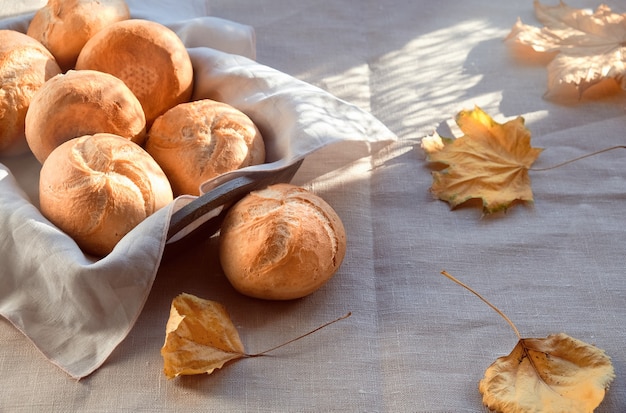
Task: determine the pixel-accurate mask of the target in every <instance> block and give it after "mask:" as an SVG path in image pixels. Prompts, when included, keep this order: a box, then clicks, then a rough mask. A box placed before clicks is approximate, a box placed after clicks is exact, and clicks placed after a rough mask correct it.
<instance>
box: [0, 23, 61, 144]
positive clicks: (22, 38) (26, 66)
mask: <svg viewBox="0 0 626 413" xmlns="http://www.w3.org/2000/svg"><path fill="white" fill-rule="evenodd" d="M59 73H61V69H60V68H59V66H58V65H57V63H56V61H55V60H54V57H53V56H52V54H50V52H49V51H48V50H46V48H45V47H44V46H43V45H42V44H40V43H39V42H37V41H36V40H35V39H33V38H31V37H29V36H27V35H25V34H23V33H20V32H17V31H14V30H0V155H16V154H20V153H24V152H27V151H28V145H27V144H26V137H25V134H24V128H25V126H24V122H25V118H26V112H27V110H28V107H29V106H30V102H31V100H32V98H33V95H34V94H35V92H36V91H37V90H39V88H41V86H42V85H43V84H44V83H45V82H46V81H47V80H48V79H50V78H51V77H53V76H55V75H57V74H59Z"/></svg>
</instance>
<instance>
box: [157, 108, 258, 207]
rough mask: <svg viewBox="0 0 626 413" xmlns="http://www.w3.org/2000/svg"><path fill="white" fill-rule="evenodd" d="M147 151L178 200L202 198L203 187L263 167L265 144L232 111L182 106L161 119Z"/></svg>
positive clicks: (245, 119) (242, 117)
mask: <svg viewBox="0 0 626 413" xmlns="http://www.w3.org/2000/svg"><path fill="white" fill-rule="evenodd" d="M145 148H146V151H148V153H149V154H150V155H152V157H153V158H154V159H156V161H157V162H158V163H159V165H161V167H162V168H163V170H164V171H165V173H166V175H167V176H168V178H169V179H170V182H171V184H172V188H173V190H174V193H175V194H176V195H181V194H190V195H199V192H200V189H199V187H200V184H202V182H204V181H206V180H208V179H210V178H213V177H215V176H218V175H221V174H223V173H225V172H229V171H232V170H235V169H239V168H243V167H245V166H250V165H257V164H261V163H263V162H265V144H264V142H263V137H262V136H261V133H260V132H259V130H258V129H257V127H256V125H255V124H254V122H253V121H252V120H251V119H250V118H249V117H248V116H246V115H245V114H244V113H243V112H241V111H240V110H238V109H236V108H234V107H233V106H231V105H228V104H226V103H223V102H217V101H214V100H210V99H202V100H197V101H194V102H188V103H181V104H179V105H177V106H175V107H173V108H172V109H170V110H168V111H167V112H166V113H165V114H163V115H162V116H160V117H158V118H157V119H156V120H155V121H154V123H153V124H152V127H151V128H150V130H149V131H148V137H147V138H146V143H145Z"/></svg>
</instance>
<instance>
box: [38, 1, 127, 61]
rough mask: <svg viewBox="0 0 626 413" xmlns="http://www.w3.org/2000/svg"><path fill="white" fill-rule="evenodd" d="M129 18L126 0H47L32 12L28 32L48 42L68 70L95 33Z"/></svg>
mask: <svg viewBox="0 0 626 413" xmlns="http://www.w3.org/2000/svg"><path fill="white" fill-rule="evenodd" d="M129 18H130V11H129V10H128V6H127V4H126V2H125V1H124V0H48V3H47V4H46V5H44V6H43V7H42V8H40V9H39V10H37V12H36V13H35V15H34V16H33V19H32V20H31V22H30V24H29V26H28V31H27V34H28V35H29V36H32V37H33V38H35V39H37V40H39V41H40V42H41V43H42V44H43V45H44V46H46V47H47V48H48V50H50V52H52V54H53V55H54V57H55V58H56V60H57V62H58V63H59V66H61V68H62V69H63V70H64V71H65V70H68V69H72V68H73V67H74V65H75V64H76V59H77V58H78V54H79V53H80V51H81V49H82V48H83V46H84V45H85V43H87V40H89V39H90V38H91V37H93V35H94V34H96V33H97V32H98V31H100V30H101V29H102V28H104V27H106V26H108V25H109V24H112V23H115V22H118V21H121V20H126V19H129Z"/></svg>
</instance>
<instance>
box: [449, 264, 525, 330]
mask: <svg viewBox="0 0 626 413" xmlns="http://www.w3.org/2000/svg"><path fill="white" fill-rule="evenodd" d="M441 274H443V275H445V276H446V277H447V278H448V279H449V280H451V281H454V282H455V283H457V284H458V285H460V286H461V287H463V288H465V289H466V290H467V291H469V292H471V293H472V294H474V295H475V296H476V297H478V298H480V299H481V300H482V301H483V302H484V303H485V304H487V305H488V306H489V307H491V308H492V309H493V310H494V311H495V312H496V313H498V314H499V315H500V317H502V318H504V320H505V321H506V322H507V323H509V325H510V326H511V328H512V329H513V331H514V332H515V335H516V336H517V338H518V339H520V340H521V339H522V336H521V334H520V333H519V330H518V329H517V327H515V324H513V321H511V319H510V318H509V317H507V316H506V314H504V313H503V312H502V311H500V309H498V307H496V306H495V305H493V304H491V303H490V302H489V301H487V299H486V298H484V297H483V296H482V295H480V294H478V292H476V291H475V290H474V289H472V288H471V287H470V286H468V285H467V284H464V283H463V282H461V281H460V280H457V279H456V278H454V277H453V276H452V275H450V274H449V273H448V272H447V271H445V270H444V271H441Z"/></svg>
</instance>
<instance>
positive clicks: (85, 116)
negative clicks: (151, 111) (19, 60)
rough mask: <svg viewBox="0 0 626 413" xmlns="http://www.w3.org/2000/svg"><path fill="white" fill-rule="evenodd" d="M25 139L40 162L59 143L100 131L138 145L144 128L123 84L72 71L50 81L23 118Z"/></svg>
mask: <svg viewBox="0 0 626 413" xmlns="http://www.w3.org/2000/svg"><path fill="white" fill-rule="evenodd" d="M25 131H26V140H27V141H28V145H29V146H30V148H31V151H32V152H33V154H34V155H35V157H36V158H37V159H38V160H39V161H40V162H42V163H43V162H44V160H45V159H46V157H47V156H48V155H49V154H50V152H52V150H54V148H56V147H57V146H59V145H60V144H61V143H63V142H65V141H67V140H69V139H72V138H76V137H79V136H83V135H91V134H94V133H99V132H107V133H113V134H116V135H120V136H123V137H125V138H127V139H130V140H132V141H133V142H135V143H137V144H139V145H142V144H143V142H144V140H145V135H146V126H145V118H144V113H143V110H142V108H141V104H140V103H139V101H138V100H137V98H136V97H135V96H134V95H133V93H132V92H131V91H130V89H128V87H127V86H126V85H125V84H124V82H122V81H121V80H119V79H117V78H116V77H114V76H112V75H109V74H107V73H102V72H97V71H93V70H80V71H78V70H70V71H68V72H66V73H65V74H62V75H58V76H55V77H54V78H52V79H50V80H49V81H48V82H46V84H45V85H44V86H43V87H42V88H41V89H40V90H39V91H38V92H37V94H36V95H35V96H34V98H33V100H32V102H31V105H30V109H29V110H28V113H27V114H26V127H25Z"/></svg>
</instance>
